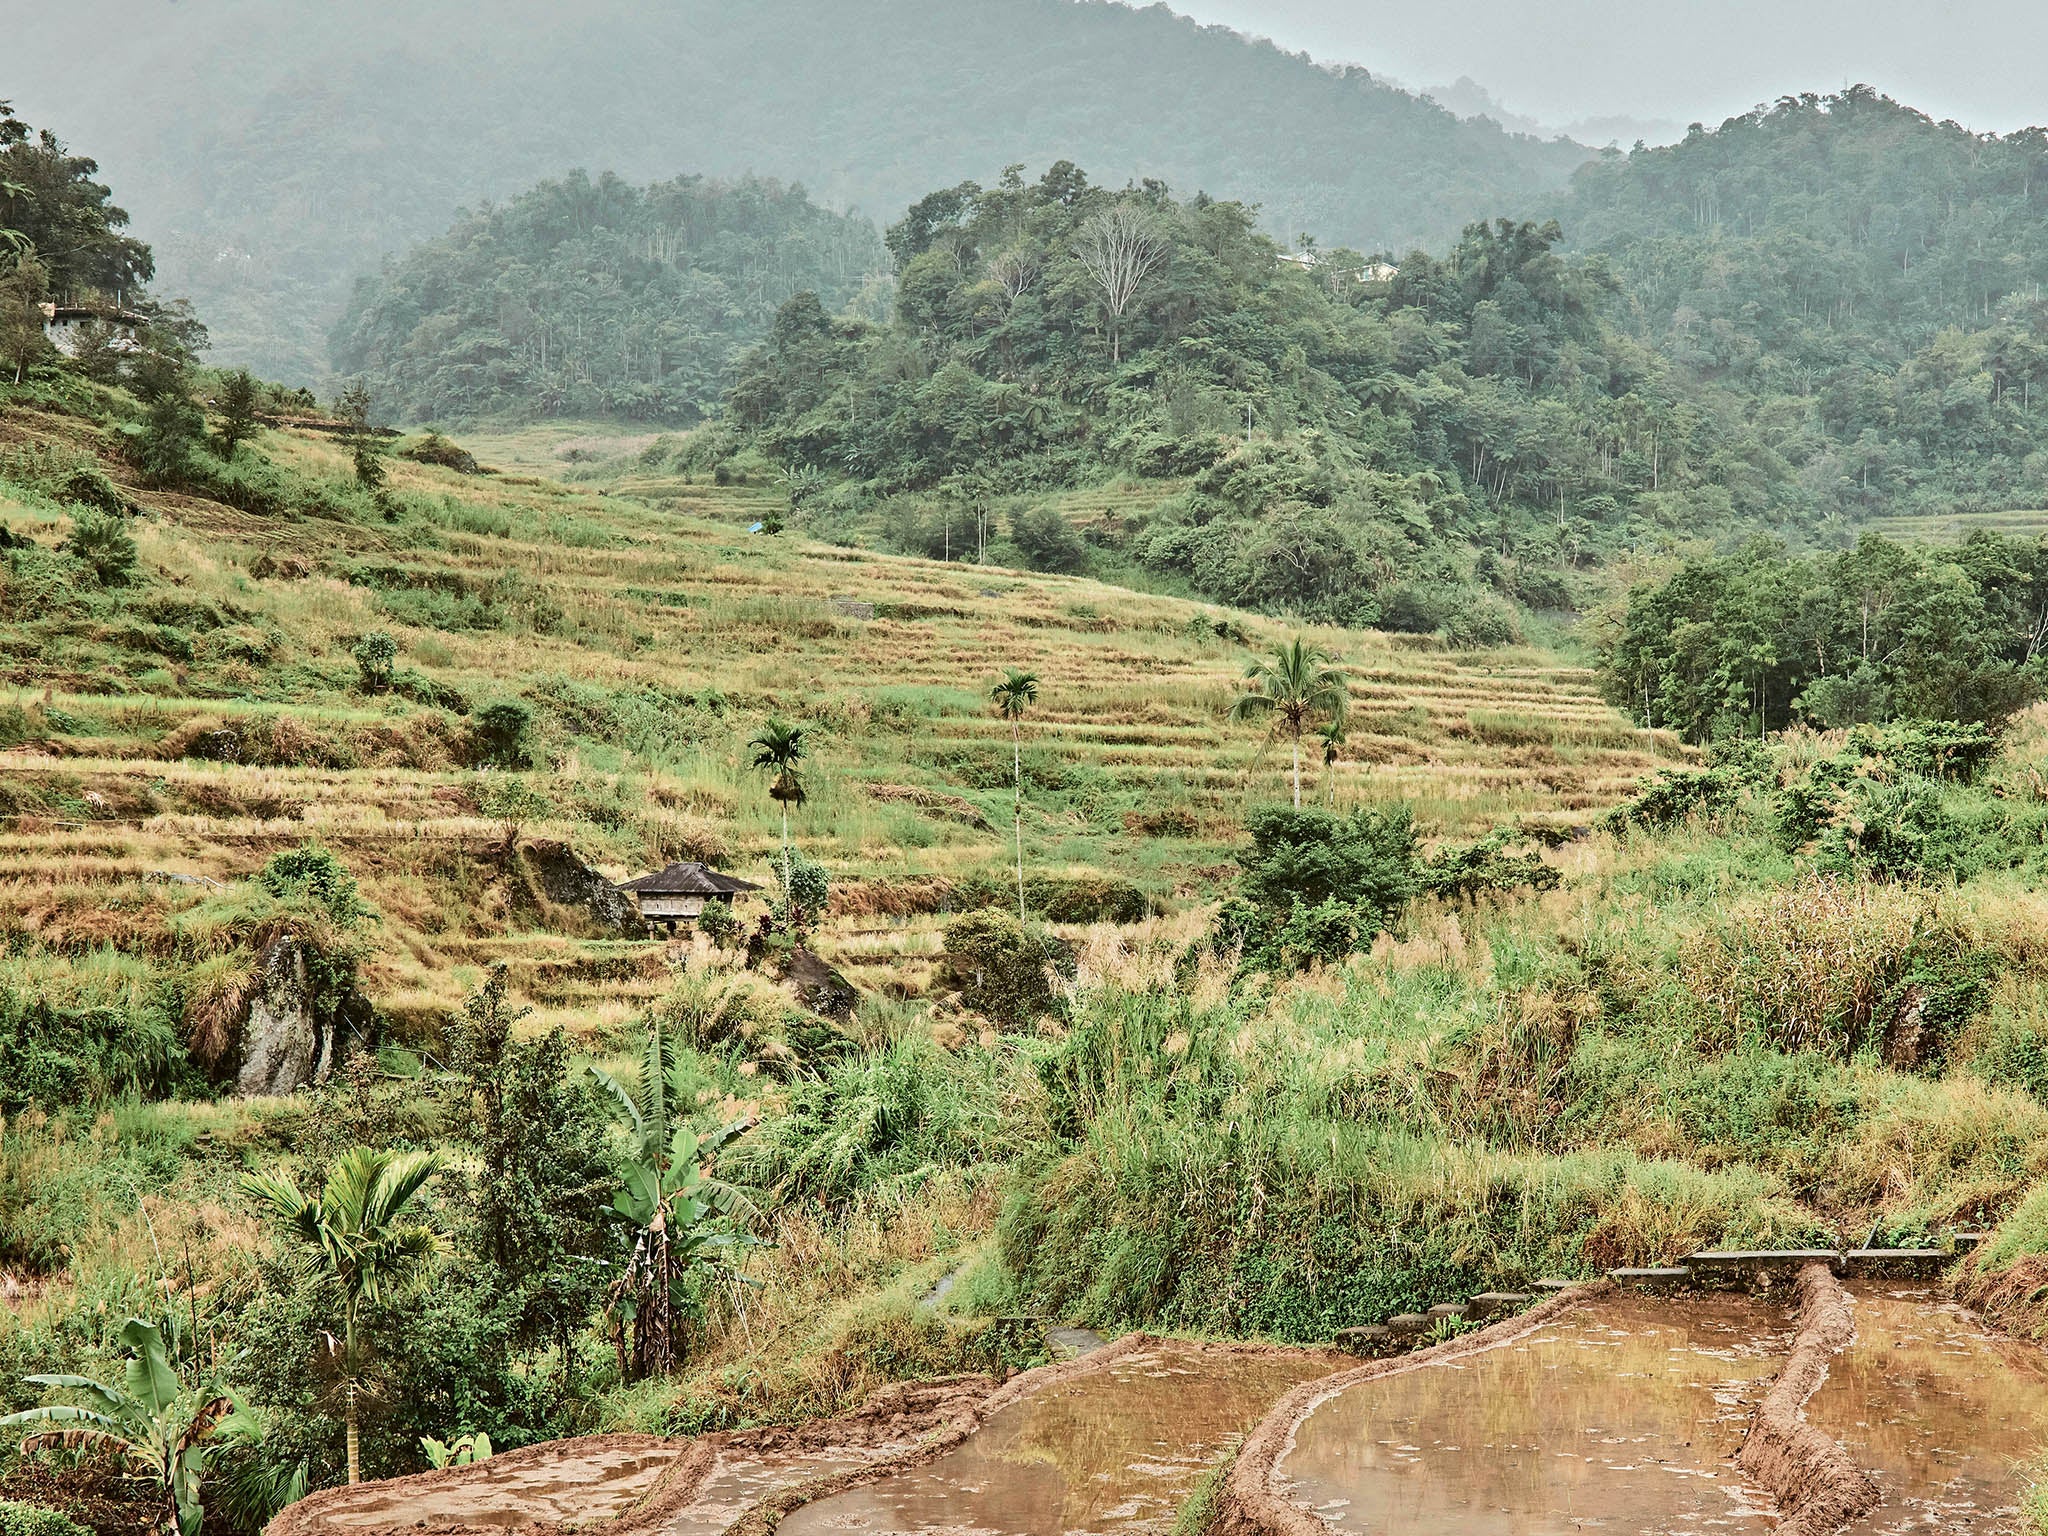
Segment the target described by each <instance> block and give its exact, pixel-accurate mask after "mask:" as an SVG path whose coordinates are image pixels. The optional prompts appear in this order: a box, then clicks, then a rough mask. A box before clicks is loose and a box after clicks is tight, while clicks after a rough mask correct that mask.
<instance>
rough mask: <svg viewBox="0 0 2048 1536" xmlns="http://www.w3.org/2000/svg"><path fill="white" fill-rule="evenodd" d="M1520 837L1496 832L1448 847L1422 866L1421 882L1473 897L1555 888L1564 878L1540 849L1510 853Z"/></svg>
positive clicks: (1447, 894) (1438, 891)
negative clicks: (1538, 851) (1546, 860)
mask: <svg viewBox="0 0 2048 1536" xmlns="http://www.w3.org/2000/svg"><path fill="white" fill-rule="evenodd" d="M1517 841H1519V839H1518V837H1517V835H1516V834H1515V833H1513V832H1511V831H1500V832H1495V833H1494V834H1492V835H1491V836H1490V837H1483V838H1481V839H1480V840H1479V841H1478V842H1476V843H1467V844H1465V845H1464V846H1462V847H1453V848H1446V849H1444V850H1443V851H1442V852H1440V853H1437V854H1433V855H1431V857H1430V859H1429V860H1428V862H1427V863H1425V864H1424V865H1423V866H1422V869H1421V871H1420V873H1419V876H1418V883H1419V884H1420V886H1421V887H1422V889H1423V890H1425V891H1428V892H1430V893H1431V894H1432V895H1437V896H1444V897H1449V898H1452V899H1459V898H1466V899H1469V898H1471V897H1474V896H1480V895H1501V894H1505V893H1506V892H1508V891H1517V890H1522V889H1524V888H1527V889H1529V890H1533V891H1550V890H1555V889H1556V888H1557V886H1558V883H1559V882H1560V881H1561V880H1562V879H1563V878H1564V877H1563V876H1562V875H1560V874H1559V873H1558V872H1557V870H1556V869H1555V868H1553V867H1552V866H1550V865H1548V864H1546V863H1544V862H1543V856H1542V855H1541V854H1539V853H1510V852H1508V849H1509V847H1510V846H1511V845H1512V844H1514V843H1515V842H1517Z"/></svg>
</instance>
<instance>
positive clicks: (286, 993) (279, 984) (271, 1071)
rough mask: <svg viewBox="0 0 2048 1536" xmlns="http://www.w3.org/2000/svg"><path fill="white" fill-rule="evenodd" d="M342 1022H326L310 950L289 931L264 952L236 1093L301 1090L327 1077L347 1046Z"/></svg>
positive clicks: (244, 1034) (246, 1027) (245, 1029)
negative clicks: (318, 1006)
mask: <svg viewBox="0 0 2048 1536" xmlns="http://www.w3.org/2000/svg"><path fill="white" fill-rule="evenodd" d="M340 1032H341V1027H340V1025H339V1024H332V1023H323V1021H322V1020H321V1019H320V1018H319V1017H318V1016H317V1014H316V1012H315V1009H314V1005H313V988H312V986H311V984H310V982H309V981H308V979H307V976H306V951H305V948H304V946H303V945H301V944H300V943H299V941H298V940H297V939H295V938H294V937H292V935H290V934H289V933H286V934H281V935H279V936H278V937H277V938H275V939H272V940H271V941H270V947H269V948H268V949H267V950H265V951H264V953H263V990H262V991H261V992H260V993H258V994H257V996H256V999H255V1001H253V1002H252V1003H251V1004H250V1005H249V1017H248V1020H247V1022H246V1023H244V1024H243V1026H242V1066H241V1070H240V1071H239V1072H238V1073H237V1074H236V1077H235V1092H236V1093H238V1094H241V1095H243V1096H245V1097H250V1096H255V1095H259V1094H273V1095H274V1094H286V1093H296V1092H298V1090H300V1089H301V1088H312V1087H318V1086H319V1085H320V1084H321V1083H324V1082H326V1081H327V1078H328V1075H329V1074H330V1073H331V1072H333V1070H334V1065H335V1062H336V1061H337V1060H338V1059H339V1058H340V1056H341V1054H342V1051H343V1049H344V1048H345V1047H343V1046H342V1045H341V1043H340V1042H339V1041H338V1040H337V1039H336V1038H335V1037H336V1036H337V1035H339V1034H340Z"/></svg>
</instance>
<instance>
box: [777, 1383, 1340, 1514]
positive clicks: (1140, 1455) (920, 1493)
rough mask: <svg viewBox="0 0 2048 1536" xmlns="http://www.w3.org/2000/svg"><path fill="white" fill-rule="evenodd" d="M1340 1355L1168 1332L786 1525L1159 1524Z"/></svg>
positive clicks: (816, 1506)
mask: <svg viewBox="0 0 2048 1536" xmlns="http://www.w3.org/2000/svg"><path fill="white" fill-rule="evenodd" d="M1332 1368H1333V1367H1332V1364H1331V1362H1328V1361H1325V1360H1320V1359H1316V1358H1312V1357H1303V1356H1298V1355H1289V1354H1284V1353H1278V1352H1275V1353H1271V1354H1264V1353H1242V1354H1227V1353H1222V1352H1217V1353H1206V1354H1205V1353H1203V1352H1200V1351H1197V1350H1195V1349H1192V1348H1187V1347H1181V1346H1175V1345H1172V1344H1164V1345H1161V1346H1159V1347H1158V1348H1156V1349H1148V1350H1146V1351H1144V1352H1143V1353H1140V1354H1135V1355H1129V1356H1126V1357H1125V1358H1123V1359H1122V1360H1119V1361H1117V1362H1116V1363H1115V1364H1113V1365H1109V1366H1105V1367H1103V1368H1102V1369H1101V1370H1099V1371H1095V1372H1091V1373H1088V1374H1085V1375H1081V1376H1077V1377H1074V1378H1072V1379H1070V1380H1068V1381H1064V1382H1059V1383H1057V1384H1055V1385H1053V1386H1050V1387H1047V1388H1045V1389H1043V1390H1042V1391H1039V1392H1036V1393H1033V1394H1032V1395H1031V1396H1030V1397H1027V1398H1025V1399H1023V1400H1022V1401H1021V1402H1017V1403H1013V1404H1011V1405H1010V1406H1009V1407H1007V1408H1005V1409H1002V1410H1001V1411H999V1412H998V1413H997V1414H996V1415H995V1416H994V1417H993V1418H991V1419H990V1420H989V1421H988V1423H987V1424H985V1425H983V1426H982V1428H981V1429H980V1430H979V1431H978V1432H977V1433H976V1434H975V1435H974V1436H973V1438H972V1439H970V1440H969V1441H967V1443H966V1444H964V1445H962V1446H961V1447H960V1448H959V1449H958V1450H955V1451H952V1452H950V1453H949V1454H947V1455H945V1456H942V1457H940V1458H939V1459H938V1460H937V1461H934V1462H932V1463H930V1464H929V1465H927V1466H923V1467H917V1468H913V1469H912V1470H910V1471H908V1472H902V1473H898V1474H896V1475H894V1476H892V1477H888V1478H885V1479H883V1480H882V1481H880V1482H875V1483H870V1484H868V1485H867V1486H865V1487H861V1488H855V1489H852V1490H850V1491H849V1492H846V1493H842V1494H838V1495H836V1496H834V1497H832V1498H829V1499H824V1500H821V1501H820V1502H819V1503H816V1504H812V1505H809V1506H807V1507H806V1508H804V1509H800V1510H798V1511H797V1512H796V1513H794V1514H793V1515H791V1516H790V1517H789V1518H788V1519H787V1520H785V1521H783V1522H782V1524H781V1526H780V1527H778V1536H822V1533H843V1532H848V1531H859V1532H909V1531H952V1532H973V1533H975V1536H1060V1533H1065V1532H1074V1533H1106V1532H1117V1533H1134V1532H1158V1531H1165V1530H1168V1529H1170V1528H1171V1527H1172V1524H1173V1519H1174V1515H1175V1513H1176V1511H1177V1510H1178V1509H1179V1507H1180V1503H1181V1501H1182V1500H1183V1499H1185V1498H1186V1497H1187V1495H1188V1493H1189V1492H1190V1490H1192V1489H1193V1487H1194V1485H1195V1483H1196V1482H1197V1481H1198V1480H1199V1479H1200V1477H1201V1475H1202V1473H1203V1472H1204V1471H1205V1470H1207V1468H1208V1467H1209V1466H1210V1465H1212V1464H1213V1463H1214V1462H1215V1461H1216V1460H1218V1459H1219V1458H1220V1457H1221V1456H1222V1455H1223V1453H1224V1451H1225V1448H1226V1447H1227V1445H1228V1444H1229V1441H1230V1439H1231V1437H1233V1436H1235V1435H1238V1434H1241V1433H1243V1432H1244V1431H1245V1430H1247V1429H1249V1428H1250V1427H1251V1426H1252V1425H1253V1424H1254V1423H1256V1422H1257V1421H1258V1419H1259V1418H1260V1417H1261V1416H1262V1415H1263V1414H1264V1413H1265V1411H1266V1410H1267V1409H1268V1408H1270V1407H1271V1406H1272V1405H1273V1403H1274V1402H1275V1401H1277V1400H1278V1399H1279V1398H1280V1397H1281V1395H1282V1394H1284V1393H1285V1392H1286V1391H1287V1390H1288V1388H1290V1387H1292V1386H1294V1385H1295V1384H1296V1383H1298V1382H1302V1381H1307V1380H1309V1379H1310V1378H1312V1377H1315V1376H1320V1375H1325V1374H1327V1373H1328V1372H1329V1371H1330V1370H1331V1369H1332Z"/></svg>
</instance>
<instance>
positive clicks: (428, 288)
mask: <svg viewBox="0 0 2048 1536" xmlns="http://www.w3.org/2000/svg"><path fill="white" fill-rule="evenodd" d="M884 263H885V257H884V253H883V250H882V244H881V241H880V240H879V239H878V238H877V237H876V234H875V231H874V228H873V226H872V225H870V224H869V223H868V222H867V221H866V220H864V219H851V218H846V217H843V216H841V215H837V214H833V213H828V212H826V211H825V210H823V209H821V208H819V207H817V206H816V205H814V204H813V203H812V202H811V201H810V199H808V198H807V197H805V196H804V194H803V193H802V191H800V190H798V189H796V188H785V187H782V186H779V185H777V184H776V183H774V182H766V181H759V180H755V179H752V178H749V179H747V180H744V181H740V182H736V183H731V184H726V183H721V182H715V181H706V180H705V179H704V178H702V177H696V176H690V177H682V178H679V179H677V180H675V181H669V182H663V183H660V184H658V185H656V186H652V187H647V188H645V189H641V188H636V187H631V186H628V185H626V184H625V183H624V182H622V181H620V180H619V179H618V178H617V177H616V176H610V175H607V176H602V177H599V178H598V179H596V180H594V181H593V180H592V179H591V178H589V177H588V176H585V175H583V174H582V173H581V172H577V173H576V174H574V175H572V176H570V177H568V178H567V179H566V180H563V181H558V182H547V183H544V184H542V185H541V186H539V187H537V188H535V189H534V190H533V191H531V192H528V193H525V194H523V195H522V196H520V197H518V198H515V199H513V200H512V201H511V202H509V203H507V204H506V205H505V206H503V207H502V208H487V209H485V210H484V211H482V212H480V213H474V214H468V215H466V216H465V217H464V218H463V219H462V220H461V221H459V222H458V223H457V224H456V226H455V227H454V228H453V229H451V230H450V231H449V232H448V233H447V234H446V235H444V236H442V237H441V238H440V239H438V240H433V241H429V242H428V243H426V244H425V245H422V246H419V247H417V248H416V249H415V250H413V251H412V252H411V253H410V254H409V255H407V256H406V257H405V259H404V260H403V261H402V262H398V263H395V264H387V265H386V267H385V270H384V271H383V273H382V274H381V275H380V276H378V277H374V278H364V279H362V280H360V281H359V282H358V283H357V284H356V291H355V294H354V297H353V299H352V301H351V302H350V305H349V309H348V313H347V314H346V315H344V316H343V318H342V320H341V322H340V324H339V325H338V326H337V327H336V328H335V332H334V337H333V355H334V365H335V367H336V369H337V370H339V371H340V372H342V373H344V374H348V375H353V376H360V377H361V378H362V379H363V381H364V382H365V383H366V384H367V385H368V386H369V387H370V388H371V389H372V390H373V391H374V392H375V394H376V397H377V399H378V401H379V404H380V405H381V407H382V408H383V409H385V410H387V411H390V412H393V413H396V414H397V415H399V416H401V417H403V418H405V419H407V420H412V421H426V420H433V419H436V418H446V417H450V416H477V415H487V414H491V413H494V412H504V411H516V412H520V413H524V414H550V415H563V414H572V415H617V416H625V417H655V418H658V419H661V420H666V421H676V420H684V421H687V420H690V419H692V418H694V417H696V416H699V415H701V414H703V413H704V412H706V411H707V410H709V409H712V408H714V407H715V406H716V405H717V404H718V401H719V399H720V397H721V396H722V395H723V393H724V391H725V389H726V387H727V385H728V383H729V382H730V381H729V380H728V378H727V377H726V375H727V366H728V363H729V362H730V361H731V359H732V357H733V355H734V354H735V353H737V352H739V351H742V350H744V349H745V348H747V347H749V346H751V345H752V344H753V343H755V342H757V341H759V340H760V339H761V338H762V337H763V336H764V335H765V334H766V333H767V329H768V322H769V321H770V320H771V319H772V318H773V316H774V314H775V311H776V309H777V308H779V307H780V306H781V305H782V304H783V303H784V302H786V301H787V300H788V299H790V298H791V297H792V296H794V295H795V294H796V293H798V292H799V291H807V292H811V293H814V294H816V295H817V296H818V297H819V298H820V299H821V300H822V301H823V302H824V303H826V304H828V305H830V306H831V307H832V308H833V309H835V310H838V309H842V308H845V307H847V306H849V305H851V304H853V303H854V302H855V301H856V300H857V299H859V298H860V297H861V296H862V295H863V293H864V292H865V293H866V294H867V295H868V298H869V302H870V305H871V306H872V307H874V308H876V309H877V310H878V311H881V312H886V310H887V304H888V290H887V274H886V270H885V265H884Z"/></svg>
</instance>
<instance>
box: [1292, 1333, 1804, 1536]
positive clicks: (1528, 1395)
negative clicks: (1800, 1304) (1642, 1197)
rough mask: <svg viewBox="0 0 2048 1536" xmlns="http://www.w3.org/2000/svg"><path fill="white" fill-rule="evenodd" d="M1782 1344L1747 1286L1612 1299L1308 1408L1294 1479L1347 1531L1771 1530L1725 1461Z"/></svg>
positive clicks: (1527, 1534) (1560, 1534) (1303, 1494)
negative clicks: (1680, 1296)
mask: <svg viewBox="0 0 2048 1536" xmlns="http://www.w3.org/2000/svg"><path fill="white" fill-rule="evenodd" d="M1789 1345H1790V1328H1789V1322H1788V1320H1787V1318H1786V1317H1785V1316H1784V1315H1783V1314H1782V1313H1781V1312H1780V1311H1779V1310H1778V1309H1776V1308H1773V1307H1770V1306H1767V1305H1765V1304H1764V1303H1762V1302H1759V1301H1756V1300H1753V1299H1751V1298H1749V1297H1743V1296H1710V1297H1702V1298H1698V1299H1688V1300H1686V1301H1684V1302H1681V1303H1673V1302H1666V1301H1656V1300H1652V1299H1649V1298H1646V1297H1631V1296H1616V1297H1609V1298H1606V1299H1603V1300H1601V1301H1598V1302H1595V1303H1592V1304H1590V1305H1589V1306H1587V1307H1585V1308H1583V1309H1580V1310H1578V1311H1575V1312H1571V1313H1567V1314H1566V1315H1565V1316H1564V1317H1563V1318H1561V1319H1559V1320H1558V1321H1556V1322H1554V1323H1552V1324H1550V1325H1548V1326H1546V1327H1544V1328H1542V1329H1540V1330H1539V1331H1537V1332H1536V1333H1534V1334H1532V1335H1530V1336H1529V1337H1527V1338H1525V1339H1523V1340H1521V1341H1519V1342H1517V1343H1514V1344H1507V1345H1501V1346H1498V1347H1496V1348H1493V1349H1490V1350H1487V1351H1485V1352H1483V1353H1481V1354H1476V1355H1469V1356H1466V1357H1465V1358H1464V1359H1462V1360H1456V1361H1446V1362H1444V1363H1442V1364H1438V1365H1432V1366H1426V1367H1423V1368H1422V1369H1419V1370H1413V1371H1407V1372H1403V1373H1401V1374H1399V1375H1394V1376H1388V1377H1384V1378H1381V1379H1379V1380H1376V1381H1369V1382H1364V1383H1361V1384H1360V1385H1358V1386H1355V1387H1352V1388H1350V1389H1349V1390H1347V1391H1344V1392H1342V1393H1339V1394H1338V1395H1337V1396H1335V1397H1333V1398H1331V1399H1330V1400H1329V1401H1327V1402H1325V1403H1323V1404H1321V1405H1320V1406H1319V1407H1317V1408H1316V1409H1315V1411H1314V1412H1312V1413H1311V1414H1310V1415H1309V1416H1308V1418H1307V1419H1305V1420H1304V1421H1303V1422H1302V1424H1301V1426H1300V1428H1299V1429H1298V1430H1297V1432H1296V1435H1295V1443H1294V1446H1293V1448H1292V1449H1291V1450H1290V1451H1289V1452H1288V1453H1287V1454H1286V1456H1284V1457H1283V1458H1282V1461H1281V1464H1280V1468H1279V1471H1280V1476H1281V1479H1282V1484H1283V1486H1284V1487H1285V1488H1286V1489H1287V1491H1288V1492H1289V1493H1290V1494H1291V1495H1292V1496H1293V1497H1295V1498H1296V1499H1298V1500H1300V1501H1301V1502H1302V1503H1304V1504H1307V1505H1309V1506H1311V1507H1313V1508H1315V1509H1317V1510H1319V1511H1320V1512H1321V1513H1322V1514H1323V1516H1324V1517H1325V1518H1326V1519H1328V1520H1329V1521H1330V1522H1331V1524H1333V1525H1335V1526H1337V1527H1338V1528H1339V1529H1341V1530H1345V1531H1357V1532H1373V1533H1381V1532H1385V1533H1400V1536H1438V1533H1450V1532H1457V1533H1460V1536H1472V1533H1482V1536H1483V1533H1493V1532H1498V1533H1502V1536H1505V1533H1508V1532H1513V1533H1515V1536H1576V1533H1582V1532H1591V1531H1627V1532H1631V1533H1641V1536H1651V1533H1658V1536H1664V1533H1679V1532H1686V1533H1691V1532H1702V1531H1724V1530H1725V1531H1766V1530H1769V1529H1770V1528H1771V1526H1772V1525H1773V1524H1774V1523H1775V1522H1774V1520H1773V1518H1772V1509H1771V1505H1770V1502H1769V1500H1768V1499H1767V1498H1765V1497H1764V1496H1763V1495H1762V1494H1761V1493H1759V1492H1757V1491H1756V1490H1755V1489H1753V1488H1751V1487H1750V1486H1749V1485H1748V1484H1747V1483H1746V1482H1745V1481H1744V1480H1743V1478H1742V1476H1741V1474H1740V1473H1739V1472H1738V1471H1737V1469H1736V1468H1735V1466H1734V1464H1733V1462H1732V1460H1731V1458H1732V1457H1733V1456H1734V1454H1735V1452H1736V1451H1737V1450H1739V1449H1740V1448H1741V1445H1742V1440H1743V1435H1744V1434H1745V1432H1746V1430H1747V1428H1748V1424H1749V1417H1750V1413H1751V1410H1752V1409H1753V1407H1754V1406H1755V1404H1756V1402H1757V1400H1758V1399H1759V1398H1760V1397H1761V1396H1762V1395H1763V1394H1764V1392H1766V1391H1767V1390H1769V1387H1770V1384H1771V1382H1772V1380H1773V1379H1774V1378H1775V1377H1776V1375H1777V1373H1778V1370H1779V1368H1780V1366H1781V1365H1782V1364H1783V1358H1784V1354H1785V1351H1786V1350H1787V1349H1788V1348H1789Z"/></svg>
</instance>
